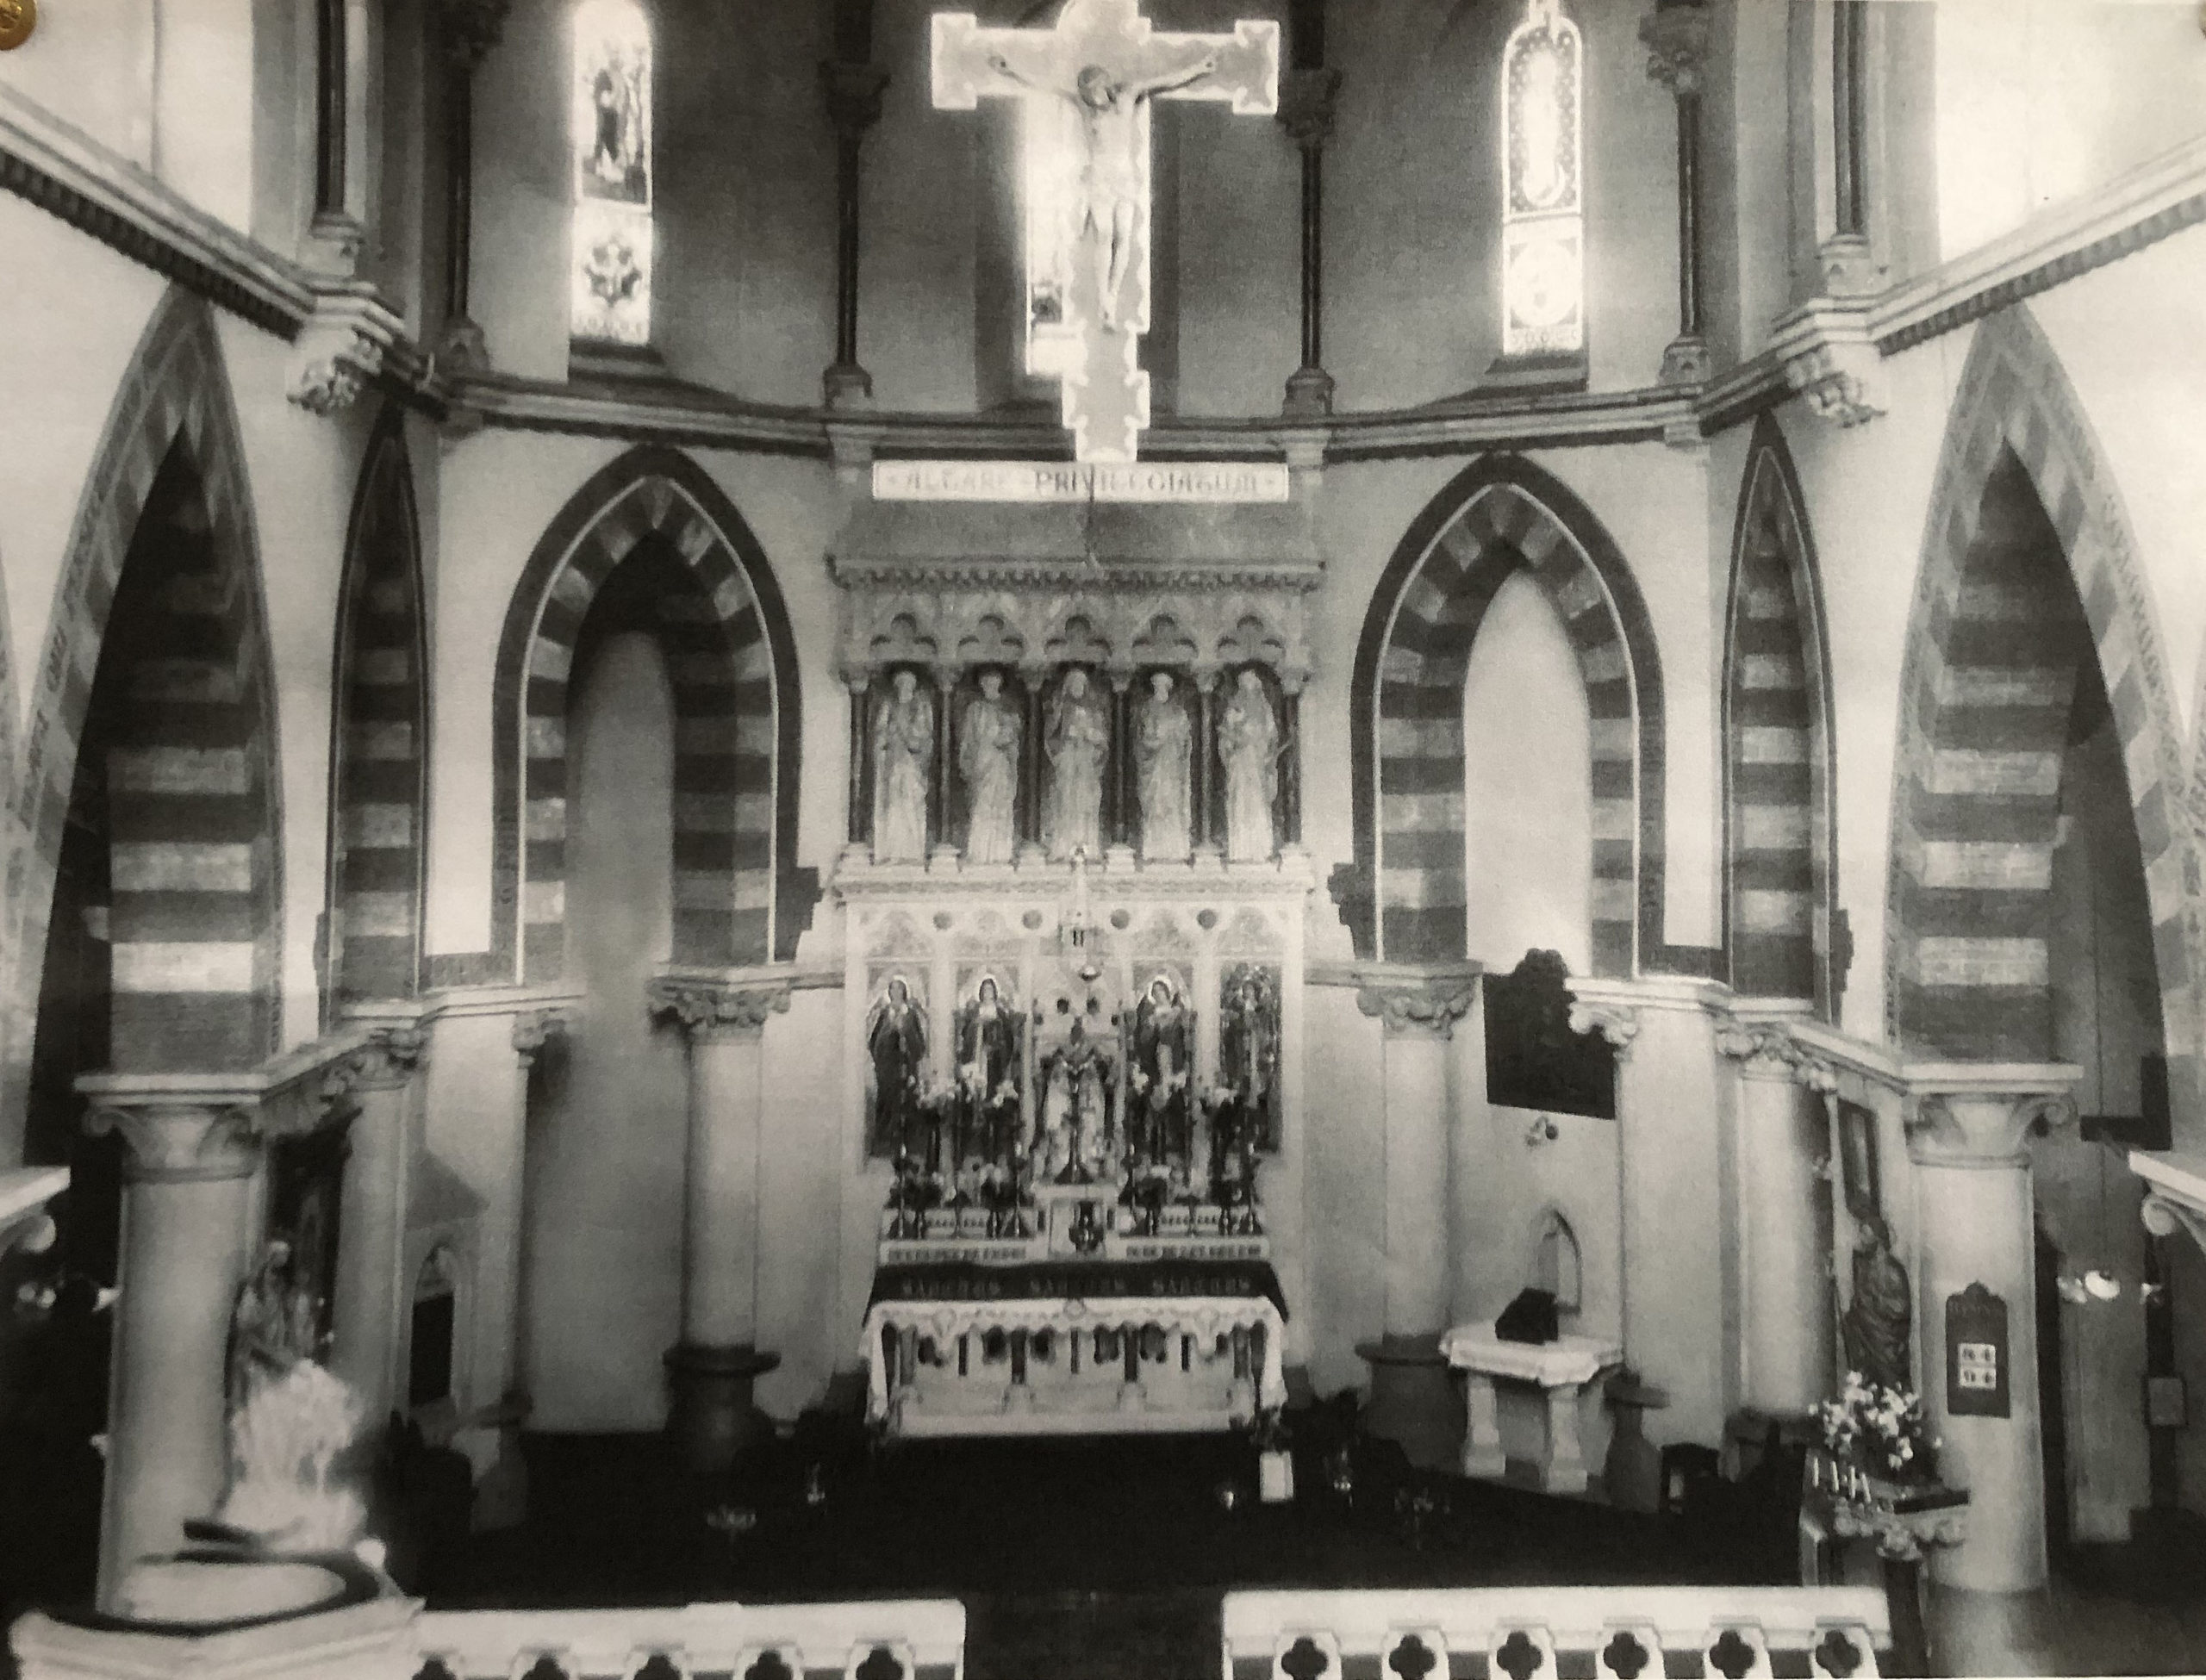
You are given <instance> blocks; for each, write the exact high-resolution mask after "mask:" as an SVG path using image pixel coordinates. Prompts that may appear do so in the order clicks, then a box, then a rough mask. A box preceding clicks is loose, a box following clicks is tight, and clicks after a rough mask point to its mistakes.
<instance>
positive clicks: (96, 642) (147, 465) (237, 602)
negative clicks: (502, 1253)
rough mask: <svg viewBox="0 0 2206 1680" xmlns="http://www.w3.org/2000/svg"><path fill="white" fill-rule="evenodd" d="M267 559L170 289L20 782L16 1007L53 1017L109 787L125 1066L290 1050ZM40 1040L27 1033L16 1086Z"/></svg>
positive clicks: (235, 452) (64, 595)
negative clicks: (59, 897) (68, 837)
mask: <svg viewBox="0 0 2206 1680" xmlns="http://www.w3.org/2000/svg"><path fill="white" fill-rule="evenodd" d="M140 557H143V563H140V564H135V565H134V564H130V562H132V561H133V560H135V559H140ZM48 623H49V628H48V631H47V638H46V644H45V650H44V653H43V655H42V656H41V659H40V662H39V669H38V671H37V673H36V677H35V681H34V690H33V694H32V696H31V702H30V705H31V712H30V727H29V731H28V735H27V737H26V738H25V741H24V745H23V755H22V774H21V777H20V779H19V781H18V783H17V787H16V814H17V818H18V819H19V821H20V823H21V824H22V830H23V831H24V832H25V833H26V835H27V836H28V846H27V848H26V851H25V855H24V858H23V869H22V883H21V890H20V891H19V892H17V893H15V894H14V895H13V897H14V899H15V902H16V903H17V904H18V905H22V912H21V921H20V923H19V924H18V926H17V927H16V930H14V931H15V934H16V938H15V941H14V947H15V950H16V968H15V973H14V976H13V980H12V987H13V993H14V997H15V999H16V1005H17V1012H16V1019H17V1020H18V1021H19V1022H28V1021H32V1020H34V1019H35V1018H36V1011H37V1007H38V996H39V989H40V985H41V969H42V965H43V958H44V954H45V950H46V935H47V923H48V918H49V917H50V915H51V912H52V909H53V887H54V879H55V874H56V872H57V869H58V867H59V861H60V856H61V849H62V843H63V840H64V836H65V831H66V829H67V825H68V820H69V814H70V806H71V801H72V797H73V796H75V795H76V794H78V793H79V792H80V791H81V788H82V787H84V786H89V785H91V784H93V783H97V784H98V785H99V786H100V787H101V788H102V790H103V793H104V796H105V797H106V799H107V802H108V806H109V812H108V818H107V825H108V831H109V836H110V837H111V846H110V854H111V857H110V868H111V871H112V876H113V887H112V899H111V903H110V908H109V933H110V939H111V955H112V961H113V976H114V978H113V1042H114V1065H115V1067H117V1068H118V1069H120V1070H122V1071H124V1072H131V1071H139V1070H155V1069H161V1070H167V1069H208V1070H215V1071H219V1070H223V1069H227V1068H234V1067H246V1066H250V1065H251V1064H252V1063H254V1062H256V1061H260V1060H261V1059H262V1058H264V1057H265V1056H266V1055H269V1054H270V1053H271V1051H272V1050H273V1049H274V1048H276V1047H277V1042H278V1036H279V1033H280V1028H281V1022H280V1018H279V1013H278V1011H279V988H278V986H277V962H278V952H279V943H280V933H281V913H282V912H281V906H282V902H283V894H282V883H281V869H282V852H281V848H280V843H279V837H280V836H281V834H282V831H283V825H282V814H281V808H280V807H281V801H282V784H281V781H280V780H279V779H278V777H277V766H276V741H275V732H274V719H275V690H274V687H273V683H272V681H271V675H270V663H269V648H268V636H267V630H266V623H267V615H266V609H265V606H264V604H263V601H262V597H261V580H260V565H259V542H258V538H257V537H256V534H255V531H254V526H253V516H252V496H251V493H250V490H249V488H248V486H247V482H246V468H245V454H244V449H243V446H242V445H241V443H240V436H239V430H238V420H237V411H236V408H235V405H234V402H233V401H232V399H231V395H230V387H229V381H228V377H227V374H226V373H225V371H224V369H223V364H222V358H221V345H220V343H219V340H218V339H217V338H216V336H215V322H214V319H213V316H212V314H211V312H210V311H209V308H208V306H207V305H206V304H205V303H204V302H202V301H200V300H199V299H198V298H196V297H194V296H191V295H190V293H187V292H185V291H183V290H182V289H171V290H170V291H169V292H168V294H167V295H166V296H165V297H164V298H163V299H162V300H161V302H159V305H158V306H156V308H154V311H153V316H152V319H151V320H149V321H148V323H147V325H146V330H145V333H144V334H143V335H142V336H141V338H140V340H139V345H138V348H137V351H136V352H135V354H134V356H133V358H132V360H131V363H130V366H129V370H128V371H127V372H126V373H125V374H124V376H123V378H122V385H121V387H120V388H119V389H118V390H117V392H116V395H115V402H114V406H113V407H112V408H111V409H110V410H109V416H108V423H107V429H106V432H105V433H104V436H103V440H102V442H101V445H100V448H99V451H98V453H97V456H96V457H94V459H93V462H92V466H91V470H90V473H89V474H88V475H87V476H86V479H85V483H84V490H83V493H82V495H80V496H79V498H78V506H77V515H76V520H75V523H74V525H73V526H72V529H71V532H70V537H69V547H68V551H67V553H66V555H65V557H64V559H63V562H62V569H61V576H60V579H59V582H58V584H57V585H56V588H55V591H54V600H53V610H52V613H51V615H50V618H49V621H48ZM96 688H97V692H98V693H99V694H100V695H101V696H102V701H103V706H106V705H109V704H110V703H111V704H112V705H113V706H114V714H113V715H112V716H111V717H110V718H109V719H107V720H106V721H105V723H104V724H103V728H104V729H105V731H106V735H105V743H106V745H107V748H108V762H107V764H106V766H105V767H104V771H105V774H104V775H101V768H102V767H97V766H90V765H86V766H83V767H81V768H82V769H83V772H84V777H83V779H81V780H80V775H79V771H80V766H79V762H78V760H79V756H80V755H79V747H80V744H82V743H83V742H84V740H85V739H86V737H87V734H88V725H89V724H90V709H91V706H92V703H93V699H94V694H95V690H96ZM29 1036H30V1035H29V1034H28V1031H26V1032H23V1033H22V1034H21V1035H19V1036H18V1037H17V1038H16V1040H15V1041H13V1042H11V1043H10V1046H9V1060H10V1077H11V1080H13V1079H15V1078H17V1077H19V1076H20V1075H21V1073H22V1071H23V1069H24V1068H25V1067H26V1065H27V1063H28V1055H29V1053H30V1048H31V1047H30V1044H29V1042H28V1040H29ZM17 1088H20V1087H17ZM13 1096H14V1091H13V1090H11V1092H10V1097H11V1100H12V1098H13Z"/></svg>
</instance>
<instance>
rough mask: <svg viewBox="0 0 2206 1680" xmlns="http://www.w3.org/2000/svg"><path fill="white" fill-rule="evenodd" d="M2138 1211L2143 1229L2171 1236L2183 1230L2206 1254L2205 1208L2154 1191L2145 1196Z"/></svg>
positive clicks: (2155, 1234) (2157, 1234)
mask: <svg viewBox="0 0 2206 1680" xmlns="http://www.w3.org/2000/svg"><path fill="white" fill-rule="evenodd" d="M2138 1212H2139V1214H2140V1216H2141V1217H2142V1218H2143V1220H2144V1222H2145V1229H2147V1230H2148V1231H2150V1232H2151V1233H2152V1234H2153V1235H2154V1236H2173V1235H2175V1234H2176V1233H2177V1232H2178V1231H2183V1232H2185V1233H2187V1234H2188V1235H2190V1240H2191V1241H2193V1242H2195V1243H2197V1245H2198V1248H2199V1252H2200V1253H2202V1254H2206V1208H2197V1207H2193V1206H2191V1205H2190V1204H2189V1203H2187V1202H2178V1200H2176V1198H2174V1197H2172V1196H2167V1195H2163V1194H2161V1193H2160V1192H2158V1191H2155V1192H2153V1193H2152V1194H2151V1195H2149V1196H2147V1197H2146V1198H2145V1204H2144V1206H2143V1207H2141V1208H2140V1209H2139V1210H2138Z"/></svg>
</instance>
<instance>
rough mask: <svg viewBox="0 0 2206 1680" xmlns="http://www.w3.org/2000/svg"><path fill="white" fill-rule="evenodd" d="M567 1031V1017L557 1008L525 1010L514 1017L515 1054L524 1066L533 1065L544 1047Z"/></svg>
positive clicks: (564, 1034) (562, 1036)
mask: <svg viewBox="0 0 2206 1680" xmlns="http://www.w3.org/2000/svg"><path fill="white" fill-rule="evenodd" d="M566 1032H567V1017H566V1014H565V1012H564V1011H561V1010H557V1009H532V1010H525V1011H522V1012H521V1013H520V1014H519V1015H516V1016H514V1035H513V1040H514V1055H517V1056H519V1057H520V1065H521V1066H522V1067H534V1066H535V1065H536V1058H537V1057H538V1056H539V1055H542V1054H543V1053H544V1047H545V1045H547V1044H549V1043H550V1042H552V1040H553V1039H555V1038H564V1036H566Z"/></svg>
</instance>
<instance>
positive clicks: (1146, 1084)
mask: <svg viewBox="0 0 2206 1680" xmlns="http://www.w3.org/2000/svg"><path fill="white" fill-rule="evenodd" d="M1194 1036H1195V1021H1194V1013H1193V1011H1191V1010H1190V1009H1189V1008H1188V1007H1187V1005H1186V1004H1185V1003H1184V1002H1183V1001H1182V1000H1181V996H1180V992H1179V988H1178V986H1176V985H1175V983H1174V982H1173V980H1172V979H1171V978H1170V977H1169V976H1168V975H1165V974H1159V975H1157V976H1156V978H1155V979H1154V980H1150V983H1149V989H1148V990H1147V991H1145V992H1143V993H1142V999H1141V1002H1140V1003H1139V1004H1138V1005H1136V1007H1135V1010H1134V1055H1133V1068H1132V1071H1131V1073H1130V1074H1129V1076H1128V1081H1127V1082H1128V1086H1129V1090H1128V1092H1127V1103H1126V1109H1127V1114H1126V1131H1127V1145H1128V1154H1129V1157H1130V1160H1131V1164H1132V1165H1134V1166H1135V1167H1162V1168H1163V1169H1164V1170H1165V1172H1166V1173H1168V1174H1169V1175H1170V1181H1171V1183H1172V1185H1173V1187H1174V1188H1175V1190H1182V1191H1183V1190H1185V1188H1186V1187H1187V1185H1189V1184H1190V1183H1192V1182H1193V1180H1194V1178H1195V1176H1196V1175H1197V1174H1198V1173H1199V1172H1200V1163H1198V1162H1197V1161H1196V1160H1195V1159H1194V1155H1195V1128H1194V1122H1193V1117H1194V1091H1193V1080H1192V1079H1191V1078H1190V1074H1191V1073H1192V1070H1193V1048H1194Z"/></svg>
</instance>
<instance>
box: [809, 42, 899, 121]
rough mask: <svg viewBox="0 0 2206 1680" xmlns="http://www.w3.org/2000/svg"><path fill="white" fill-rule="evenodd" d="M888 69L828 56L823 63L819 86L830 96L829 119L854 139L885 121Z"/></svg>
mask: <svg viewBox="0 0 2206 1680" xmlns="http://www.w3.org/2000/svg"><path fill="white" fill-rule="evenodd" d="M887 86H888V72H887V71H885V70H878V69H876V68H875V67H874V66H873V65H869V64H851V63H847V62H845V61H844V60H842V59H826V60H824V61H823V62H822V63H821V64H820V66H819V90H820V92H821V93H823V94H824V95H826V99H827V120H828V121H831V122H832V123H833V124H834V125H835V132H836V133H837V134H840V135H842V136H844V138H846V139H854V138H856V137H857V135H860V134H863V133H864V132H865V131H866V130H867V129H869V128H872V127H873V125H874V124H875V123H876V122H878V121H881V95H882V90H883V89H885V88H886V87H887Z"/></svg>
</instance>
